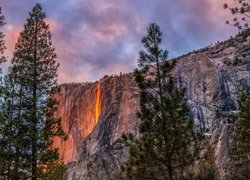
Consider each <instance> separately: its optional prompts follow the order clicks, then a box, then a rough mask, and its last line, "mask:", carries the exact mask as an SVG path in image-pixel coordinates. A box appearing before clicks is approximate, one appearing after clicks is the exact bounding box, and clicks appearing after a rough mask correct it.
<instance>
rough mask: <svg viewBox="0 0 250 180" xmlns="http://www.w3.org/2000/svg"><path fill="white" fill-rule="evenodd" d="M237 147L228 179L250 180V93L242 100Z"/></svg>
mask: <svg viewBox="0 0 250 180" xmlns="http://www.w3.org/2000/svg"><path fill="white" fill-rule="evenodd" d="M239 107H240V112H239V119H238V120H237V121H236V136H235V146H234V148H233V150H232V153H231V156H230V157H231V159H230V163H229V166H228V171H227V172H228V177H227V178H228V179H232V180H233V179H250V174H249V172H250V143H249V142H250V92H248V93H243V94H242V95H241V98H240V103H239Z"/></svg>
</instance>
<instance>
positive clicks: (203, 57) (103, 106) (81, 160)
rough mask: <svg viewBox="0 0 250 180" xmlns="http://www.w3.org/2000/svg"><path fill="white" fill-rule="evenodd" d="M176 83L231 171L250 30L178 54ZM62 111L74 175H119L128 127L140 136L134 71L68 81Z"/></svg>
mask: <svg viewBox="0 0 250 180" xmlns="http://www.w3.org/2000/svg"><path fill="white" fill-rule="evenodd" d="M175 60H176V61H177V65H176V67H175V69H174V70H173V74H174V77H175V78H176V86H178V87H181V88H184V87H185V88H186V89H187V91H186V97H187V103H188V105H189V107H190V115H191V116H192V117H193V118H194V120H195V122H196V125H197V128H198V129H200V130H201V131H202V132H203V133H205V134H206V135H207V137H208V138H210V142H211V144H212V145H213V147H214V149H215V155H216V159H217V160H216V161H217V165H218V167H219V168H220V173H221V175H222V176H223V175H225V173H226V166H227V161H228V159H229V152H230V150H231V146H232V143H233V134H234V123H235V121H236V120H237V111H238V100H239V96H240V93H241V92H242V91H244V90H246V89H247V88H249V87H250V34H249V31H248V32H247V33H245V34H241V35H238V36H236V37H235V38H232V39H230V40H227V41H225V42H222V43H218V44H217V45H215V46H212V47H207V48H203V49H200V50H198V51H194V52H192V53H189V54H187V55H184V56H182V57H179V58H177V59H175ZM61 87H62V93H61V95H58V96H57V97H56V98H57V99H58V100H60V103H59V107H58V111H57V112H56V116H57V117H61V118H62V123H63V128H64V130H65V132H66V133H67V134H68V136H69V139H68V141H66V142H63V141H61V140H60V139H55V146H56V147H58V148H59V150H60V154H61V156H62V157H63V158H64V162H65V163H67V164H68V167H69V179H74V178H77V179H101V180H105V179H118V178H119V177H118V176H119V175H118V172H119V167H120V165H121V164H122V163H123V162H125V161H126V159H127V157H128V147H127V146H126V145H125V144H123V143H122V142H121V140H120V137H121V134H122V133H123V132H131V133H132V134H134V135H135V136H137V137H138V136H139V133H138V127H139V123H140V122H139V120H138V119H137V117H136V112H137V111H138V110H139V89H138V87H137V85H136V83H135V82H134V81H133V79H132V76H131V74H126V75H120V76H113V77H108V76H105V77H104V78H102V79H101V80H100V81H99V82H95V83H88V84H64V85H62V86H61Z"/></svg>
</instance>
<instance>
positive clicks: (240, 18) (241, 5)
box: [224, 0, 250, 30]
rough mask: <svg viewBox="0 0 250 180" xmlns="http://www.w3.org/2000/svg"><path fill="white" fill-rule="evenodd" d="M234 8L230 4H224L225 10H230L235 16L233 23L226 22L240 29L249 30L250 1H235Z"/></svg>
mask: <svg viewBox="0 0 250 180" xmlns="http://www.w3.org/2000/svg"><path fill="white" fill-rule="evenodd" d="M234 1H235V3H234V6H232V7H230V6H229V5H228V3H225V4H224V9H229V10H230V11H231V13H232V15H233V16H234V19H233V20H232V22H230V21H226V24H229V25H232V26H234V27H237V28H238V29H240V30H241V29H248V28H249V21H250V3H249V1H248V0H234Z"/></svg>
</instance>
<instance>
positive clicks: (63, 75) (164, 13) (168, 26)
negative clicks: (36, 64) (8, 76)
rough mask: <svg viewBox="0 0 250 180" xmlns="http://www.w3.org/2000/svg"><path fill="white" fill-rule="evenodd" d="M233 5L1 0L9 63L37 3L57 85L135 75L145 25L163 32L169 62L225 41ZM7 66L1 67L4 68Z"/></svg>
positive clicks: (185, 0)
mask: <svg viewBox="0 0 250 180" xmlns="http://www.w3.org/2000/svg"><path fill="white" fill-rule="evenodd" d="M225 1H227V2H229V3H230V1H233V0H0V6H1V7H2V11H3V15H4V16H5V19H6V23H7V24H6V25H5V27H4V28H3V31H4V33H5V35H6V37H5V41H6V46H7V50H6V52H5V54H6V55H7V56H8V57H9V59H11V57H12V54H13V50H14V47H15V42H16V41H17V38H18V36H19V32H20V31H21V30H22V29H23V24H24V22H25V20H26V18H27V17H28V13H29V12H30V11H31V10H32V7H33V6H35V4H36V3H37V2H39V3H41V4H42V7H43V10H44V11H45V12H46V14H47V18H46V22H47V23H49V24H50V30H51V32H52V34H53V46H54V47H55V48H56V53H57V55H58V58H57V61H58V62H59V63H60V67H59V71H58V74H59V76H58V81H59V83H68V82H85V81H95V80H98V79H100V78H101V77H103V76H104V75H106V74H107V75H111V74H120V72H123V73H127V72H131V71H133V69H134V68H136V66H137V58H138V52H139V51H140V50H142V49H143V46H142V45H141V38H142V36H143V35H145V34H146V28H147V26H148V24H149V23H152V22H155V23H157V24H158V25H159V26H160V27H161V31H162V32H163V42H162V48H163V49H168V51H169V58H173V57H177V56H180V55H183V54H185V53H187V52H189V51H192V50H195V49H199V48H202V47H205V46H207V45H210V44H212V43H215V42H217V41H221V40H225V39H227V38H229V37H230V36H231V35H232V36H233V35H235V34H236V33H237V29H235V28H233V27H231V26H228V25H226V24H225V21H226V20H228V19H231V15H230V13H229V12H228V11H226V10H223V4H224V3H225ZM6 66H8V63H6V64H5V67H6Z"/></svg>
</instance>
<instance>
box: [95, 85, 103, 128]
mask: <svg viewBox="0 0 250 180" xmlns="http://www.w3.org/2000/svg"><path fill="white" fill-rule="evenodd" d="M100 96H101V85H100V82H98V84H97V91H96V104H95V121H96V124H97V123H98V120H99V117H100V114H101V110H102V106H101V102H100Z"/></svg>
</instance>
